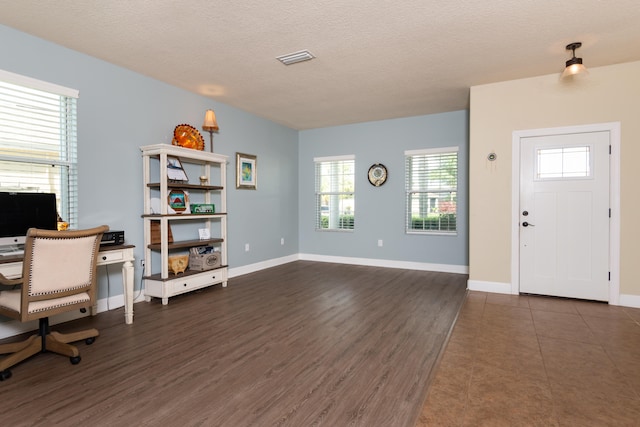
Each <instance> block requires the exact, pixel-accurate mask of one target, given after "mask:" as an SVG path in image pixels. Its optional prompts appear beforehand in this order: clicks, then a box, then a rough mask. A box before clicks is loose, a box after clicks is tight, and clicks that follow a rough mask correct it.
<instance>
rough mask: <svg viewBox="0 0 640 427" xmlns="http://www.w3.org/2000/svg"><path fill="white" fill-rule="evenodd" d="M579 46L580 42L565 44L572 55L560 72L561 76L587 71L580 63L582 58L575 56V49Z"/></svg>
mask: <svg viewBox="0 0 640 427" xmlns="http://www.w3.org/2000/svg"><path fill="white" fill-rule="evenodd" d="M580 46H582V43H580V42H574V43H569V44H568V45H567V50H570V51H572V52H573V55H572V57H571V59H570V60H568V61H567V63H566V67H565V69H564V71H563V72H562V77H567V76H575V75H576V74H579V73H586V72H587V68H586V67H585V66H584V65H582V58H576V49H578V48H579V47H580Z"/></svg>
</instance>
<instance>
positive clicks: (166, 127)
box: [0, 25, 468, 298]
mask: <svg viewBox="0 0 640 427" xmlns="http://www.w3.org/2000/svg"><path fill="white" fill-rule="evenodd" d="M0 69H3V70H6V71H10V72H13V73H18V74H22V75H25V76H28V77H33V78H36V79H40V80H44V81H47V82H51V83H55V84H58V85H62V86H67V87H69V88H74V89H78V90H79V91H80V98H79V102H78V109H79V117H78V118H79V129H78V131H79V138H78V139H79V153H78V154H79V173H80V184H79V185H80V188H79V208H80V213H79V217H80V226H81V227H90V226H94V225H98V224H103V223H105V224H109V225H110V226H111V228H112V229H114V230H120V229H121V230H125V232H126V240H127V243H131V244H134V245H136V250H135V253H136V258H137V259H141V258H142V255H143V251H142V242H143V236H142V220H141V218H140V213H141V211H142V171H141V168H142V162H141V156H140V150H139V148H138V147H139V146H141V145H148V144H156V143H165V144H170V143H171V138H172V134H173V128H174V127H175V125H177V124H180V123H188V124H192V125H194V126H195V127H197V128H200V126H201V123H202V119H203V117H204V112H205V110H206V109H208V108H213V109H215V111H216V115H217V118H218V122H219V125H220V132H219V133H218V134H215V135H214V147H215V151H216V152H218V153H221V154H225V155H227V156H229V165H228V166H229V167H228V174H227V180H228V184H229V185H228V188H229V191H228V211H229V212H230V215H229V221H228V225H229V230H228V231H229V241H228V250H229V265H230V266H231V267H232V268H234V267H242V266H247V265H250V264H254V263H258V262H262V261H268V260H272V259H276V258H280V257H285V256H288V255H294V254H297V253H305V254H316V255H330V256H342V257H357V258H371V259H383V260H397V261H410V262H422V263H433V264H449V265H460V266H466V265H468V244H467V240H468V230H467V228H468V227H467V224H468V219H467V212H468V208H467V205H468V203H467V202H468V190H467V189H468V185H467V181H468V178H467V169H468V168H467V164H468V158H467V157H468V114H467V112H465V111H459V112H453V113H446V114H436V115H430V116H421V117H409V118H403V119H395V120H385V121H379V122H370V123H361V124H355V125H348V126H339V127H332V128H324V129H315V130H308V131H302V132H298V131H295V130H293V129H289V128H286V127H284V126H281V125H278V124H275V123H273V122H270V121H268V120H264V119H262V118H259V117H256V116H254V115H251V114H248V113H246V112H243V111H241V110H238V109H236V108H233V107H230V106H228V105H225V104H222V103H218V102H215V101H212V100H210V99H208V98H205V97H202V96H198V95H195V94H192V93H189V92H186V91H184V90H181V89H178V88H176V87H173V86H169V85H167V84H164V83H161V82H159V81H157V80H154V79H151V78H149V77H146V76H143V75H140V74H137V73H134V72H132V71H129V70H126V69H124V68H121V67H118V66H116V65H113V64H109V63H107V62H104V61H101V60H98V59H96V58H93V57H90V56H87V55H84V54H81V53H78V52H75V51H72V50H69V49H66V48H63V47H61V46H59V45H55V44H52V43H50V42H47V41H44V40H42V39H39V38H35V37H32V36H30V35H27V34H25V33H22V32H19V31H15V30H13V29H11V28H8V27H6V26H2V25H0ZM203 136H204V137H205V140H206V141H207V142H208V136H209V135H208V134H207V133H205V132H203ZM440 146H458V147H459V148H460V171H459V174H460V178H459V195H458V198H459V205H458V206H459V232H458V235H457V236H455V237H452V236H416V235H406V234H405V233H404V179H403V174H404V156H403V153H404V150H407V149H419V148H430V147H440ZM236 152H242V153H247V154H254V155H256V156H257V157H258V190H257V191H251V190H236V189H235V185H234V184H235V153H236ZM339 154H355V156H356V173H357V181H356V212H357V228H356V230H355V231H354V232H353V233H326V232H316V231H315V230H314V220H313V217H314V213H313V210H314V206H315V202H314V172H313V158H314V157H317V156H332V155H339ZM376 162H381V163H384V164H385V165H386V166H387V168H388V170H389V179H388V181H387V183H386V184H385V185H384V186H382V187H380V188H375V187H373V186H371V185H370V184H369V183H368V182H367V180H366V174H367V170H368V168H369V166H370V165H371V164H373V163H376ZM281 238H284V242H285V244H284V245H281V244H280V239H281ZM378 239H382V240H383V241H384V246H383V247H382V248H379V247H377V241H378ZM247 243H248V244H249V245H250V248H251V249H250V251H249V252H245V250H244V248H245V244H247ZM108 273H109V274H108V280H107V273H105V271H102V272H101V277H100V289H99V297H100V298H104V297H105V296H106V295H109V296H115V295H120V294H122V281H121V278H120V272H119V268H117V267H116V266H112V267H110V269H109V271H108ZM140 275H141V269H140V268H139V264H138V263H136V273H135V282H136V284H135V286H136V294H137V293H138V292H139V289H140ZM107 283H108V284H109V290H108V291H107Z"/></svg>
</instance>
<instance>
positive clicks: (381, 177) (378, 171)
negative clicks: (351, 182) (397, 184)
mask: <svg viewBox="0 0 640 427" xmlns="http://www.w3.org/2000/svg"><path fill="white" fill-rule="evenodd" d="M367 177H368V178H369V182H370V183H371V185H375V186H376V187H380V186H381V185H382V184H384V183H385V182H386V181H387V168H386V167H385V165H383V164H382V163H376V164H373V165H371V167H370V168H369V173H368V174H367Z"/></svg>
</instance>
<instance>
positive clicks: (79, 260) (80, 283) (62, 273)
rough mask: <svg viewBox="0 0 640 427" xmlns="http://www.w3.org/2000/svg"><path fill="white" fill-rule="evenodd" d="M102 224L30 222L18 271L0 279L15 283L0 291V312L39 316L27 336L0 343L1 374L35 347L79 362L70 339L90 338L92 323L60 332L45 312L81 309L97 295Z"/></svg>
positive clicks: (24, 317) (3, 376) (7, 375)
mask: <svg viewBox="0 0 640 427" xmlns="http://www.w3.org/2000/svg"><path fill="white" fill-rule="evenodd" d="M108 230H109V227H107V226H106V225H103V226H100V227H95V228H91V229H87V230H74V231H54V230H40V229H35V228H31V229H29V231H28V232H27V237H26V242H25V249H24V260H23V265H22V277H21V278H18V279H7V278H6V277H4V276H3V275H2V274H0V284H2V285H5V287H6V286H14V287H16V288H17V287H18V286H19V287H20V289H11V290H4V291H0V314H1V315H3V316H7V317H11V318H14V319H18V320H20V321H21V322H28V321H30V320H35V319H38V320H39V323H40V327H39V331H38V334H37V335H33V336H31V337H30V338H28V339H27V340H26V341H22V342H18V343H9V344H2V345H0V354H7V356H4V357H3V358H2V359H0V380H5V379H8V378H10V377H11V371H10V370H9V368H10V367H12V366H14V365H15V364H17V363H19V362H21V361H23V360H25V359H27V358H28V357H31V356H33V355H34V354H36V353H40V352H42V353H44V352H46V351H51V352H54V353H59V354H62V355H65V356H69V358H70V360H71V363H72V364H74V365H75V364H77V363H79V362H80V354H79V352H78V349H77V348H76V347H74V346H72V345H71V344H68V343H70V342H75V341H80V340H86V343H87V344H91V343H93V341H94V340H95V337H97V336H98V331H97V330H96V329H89V330H86V331H81V332H74V333H69V334H61V333H59V332H51V331H50V330H49V316H53V315H56V314H60V313H63V312H67V311H72V310H84V309H87V308H90V307H92V306H93V305H94V303H95V299H96V262H97V256H98V251H99V249H100V240H101V239H102V234H103V233H104V232H105V231H108Z"/></svg>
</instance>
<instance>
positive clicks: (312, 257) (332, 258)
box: [298, 254, 469, 274]
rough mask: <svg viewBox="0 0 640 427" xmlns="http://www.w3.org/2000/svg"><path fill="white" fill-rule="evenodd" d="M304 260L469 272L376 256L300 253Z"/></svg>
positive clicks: (466, 268) (457, 272) (300, 257)
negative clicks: (356, 256)
mask: <svg viewBox="0 0 640 427" xmlns="http://www.w3.org/2000/svg"><path fill="white" fill-rule="evenodd" d="M298 257H299V259H301V260H304V261H318V262H335V263H337V264H352V265H366V266H370V267H386V268H403V269H407V270H421V271H438V272H441V273H456V274H469V267H468V266H466V265H452V264H429V263H425V262H409V261H394V260H386V259H374V258H351V257H337V256H329V255H315V254H299V255H298Z"/></svg>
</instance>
